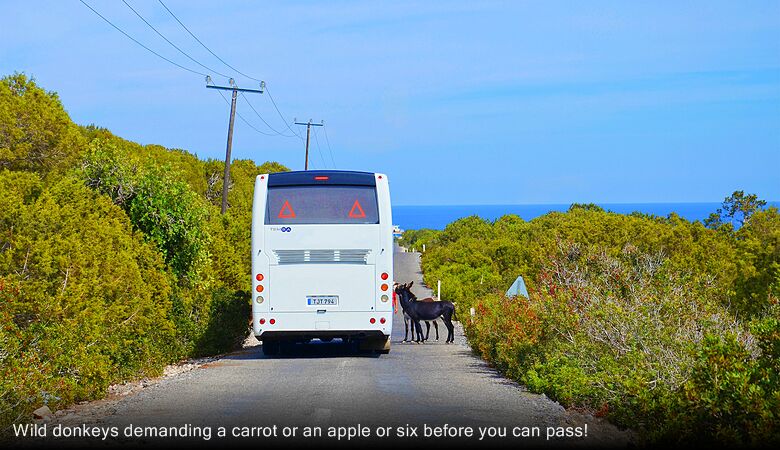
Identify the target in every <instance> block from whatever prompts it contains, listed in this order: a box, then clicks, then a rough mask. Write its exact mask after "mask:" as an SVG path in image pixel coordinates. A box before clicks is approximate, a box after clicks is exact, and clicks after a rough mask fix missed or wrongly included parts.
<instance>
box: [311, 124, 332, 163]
mask: <svg viewBox="0 0 780 450" xmlns="http://www.w3.org/2000/svg"><path fill="white" fill-rule="evenodd" d="M314 142H315V143H316V144H317V153H319V154H320V161H322V167H323V168H327V164H325V158H323V157H322V150H320V139H319V138H318V137H317V129H316V128H315V129H314ZM334 169H335V167H334Z"/></svg>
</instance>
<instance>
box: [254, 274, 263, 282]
mask: <svg viewBox="0 0 780 450" xmlns="http://www.w3.org/2000/svg"><path fill="white" fill-rule="evenodd" d="M264 278H265V277H264V276H263V274H262V273H258V274H257V275H255V280H257V281H263V279H264Z"/></svg>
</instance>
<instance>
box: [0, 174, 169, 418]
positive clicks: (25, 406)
mask: <svg viewBox="0 0 780 450" xmlns="http://www.w3.org/2000/svg"><path fill="white" fill-rule="evenodd" d="M40 186H41V185H40V179H39V178H38V177H37V176H35V175H23V176H22V175H20V174H18V173H13V172H9V171H7V170H6V171H3V172H1V173H0V223H2V225H3V226H2V229H1V230H0V232H1V234H0V236H2V237H0V239H1V240H2V245H3V247H2V249H3V251H2V252H0V274H2V275H0V286H1V287H2V289H0V297H2V301H0V323H2V340H3V351H2V353H1V354H0V356H2V358H1V359H0V362H1V363H2V364H0V372H1V373H0V411H3V416H2V417H0V421H2V423H3V424H7V423H8V422H9V421H16V420H18V419H20V418H22V417H26V414H28V413H29V412H30V411H31V410H32V409H34V408H35V407H37V406H40V404H41V403H48V404H50V405H52V406H53V407H57V406H58V405H63V404H68V403H70V402H73V401H78V400H83V399H91V398H96V397H98V396H100V395H103V393H104V392H105V389H106V387H107V386H108V384H110V383H112V382H117V381H120V380H123V379H126V378H128V377H135V376H139V375H145V374H146V375H154V374H156V373H158V371H159V370H160V369H161V367H162V365H163V364H164V363H165V362H167V361H170V360H171V359H173V358H175V357H177V356H178V355H177V354H175V352H172V351H171V348H170V341H171V340H172V337H173V335H174V329H173V324H172V323H171V322H170V320H169V319H168V317H167V316H168V314H169V311H170V303H169V296H170V280H169V277H168V276H167V275H166V274H165V271H164V263H163V261H162V258H161V257H160V255H159V254H158V253H157V252H156V251H155V249H154V248H153V247H152V246H150V245H148V244H146V243H144V240H143V238H142V236H140V235H139V234H136V233H133V232H132V229H131V226H130V222H129V221H128V219H127V217H126V216H125V214H124V213H123V212H122V210H121V209H119V208H118V207H117V206H115V205H114V204H112V202H111V201H110V200H109V199H108V198H106V197H102V196H100V195H98V194H96V193H94V192H92V191H90V190H89V189H87V188H86V187H84V186H82V185H81V184H80V183H79V182H78V181H76V180H72V179H68V178H64V179H62V180H61V181H59V182H57V183H56V184H55V185H53V186H52V187H51V188H41V187H40Z"/></svg>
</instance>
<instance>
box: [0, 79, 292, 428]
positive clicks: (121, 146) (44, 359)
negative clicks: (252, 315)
mask: <svg viewBox="0 0 780 450" xmlns="http://www.w3.org/2000/svg"><path fill="white" fill-rule="evenodd" d="M223 170H224V163H221V162H219V161H214V160H208V161H202V160H199V159H198V158H197V157H195V156H194V155H192V154H190V153H187V152H185V151H183V150H169V149H165V148H163V147H160V146H156V145H148V146H141V145H139V144H136V143H133V142H129V141H126V140H123V139H121V138H118V137H116V136H114V135H112V134H111V133H110V132H109V131H107V130H105V129H100V128H97V127H94V126H89V127H80V126H78V125H75V124H73V123H72V122H71V120H70V118H69V117H68V115H67V113H66V112H65V110H64V109H63V107H62V105H61V104H60V102H59V100H58V98H57V96H56V95H55V94H53V93H50V92H45V91H44V90H42V89H41V88H40V87H38V86H37V85H36V84H35V82H34V81H32V80H30V79H28V78H27V77H25V76H24V75H21V74H16V75H13V76H10V77H6V78H4V79H3V80H2V81H1V82H0V426H2V428H3V430H7V425H8V424H9V423H12V422H17V421H26V420H29V419H30V412H31V411H32V410H33V409H35V408H37V407H39V406H41V405H43V404H48V405H49V406H50V407H51V408H52V409H56V408H58V407H59V406H62V405H67V404H69V403H72V402H74V401H80V400H85V399H93V398H97V397H100V396H102V395H105V392H106V388H107V386H108V385H109V384H111V383H116V382H121V381H125V380H128V379H133V378H139V377H143V376H153V375H156V374H159V373H160V372H161V370H162V369H163V368H164V366H165V364H168V363H171V362H174V361H177V360H180V359H182V358H185V357H188V356H196V355H203V354H213V353H218V352H222V351H226V350H229V349H231V348H234V347H235V346H236V345H237V344H238V343H239V342H241V341H242V340H243V338H244V337H245V336H246V332H247V329H248V328H247V324H248V320H249V301H250V295H249V289H250V281H249V273H248V272H249V267H250V265H249V258H250V251H249V245H250V242H249V237H250V222H251V202H252V191H253V187H254V177H255V175H257V174H259V173H263V172H276V171H281V170H286V169H285V168H284V167H283V166H281V165H279V164H277V163H266V164H263V165H262V166H257V165H256V164H255V163H253V162H252V161H246V160H238V161H234V162H233V163H232V164H231V186H230V191H229V204H230V209H229V211H228V214H225V215H221V214H220V213H219V211H220V210H219V204H220V202H221V190H222V172H223ZM0 435H2V433H0Z"/></svg>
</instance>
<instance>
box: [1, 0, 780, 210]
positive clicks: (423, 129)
mask: <svg viewBox="0 0 780 450" xmlns="http://www.w3.org/2000/svg"><path fill="white" fill-rule="evenodd" d="M87 1H88V2H89V3H90V4H91V5H92V6H93V7H94V8H96V9H97V10H98V11H100V12H101V13H102V14H104V15H105V16H106V17H108V18H109V19H111V20H112V21H113V22H114V23H116V24H117V25H119V26H120V27H122V28H123V29H125V31H127V32H128V33H129V34H131V35H132V36H134V37H135V38H136V39H138V40H139V41H141V42H143V43H145V44H146V45H148V46H149V47H151V48H153V49H154V50H156V51H158V52H159V53H161V54H163V55H165V56H167V57H169V58H171V59H173V60H175V61H177V62H178V63H180V64H182V65H185V66H188V67H192V68H194V69H197V70H198V71H204V70H203V69H202V68H200V67H198V66H196V65H195V64H194V63H192V62H191V61H189V60H187V59H186V58H185V57H184V56H182V55H181V54H179V53H178V52H176V50H175V49H173V48H172V47H170V46H169V45H168V44H167V43H165V41H163V40H162V39H161V38H159V36H157V35H155V34H154V32H153V31H151V30H150V29H148V28H147V27H146V25H145V24H144V23H143V22H141V21H140V20H139V19H138V18H137V17H136V16H135V15H133V13H132V11H130V10H129V9H128V8H127V7H126V6H125V5H124V4H123V3H122V2H121V1H119V0H117V1H113V0H112V1H108V0H87ZM164 1H165V2H166V4H167V5H168V6H169V7H170V8H171V10H173V11H174V13H176V14H177V15H178V16H179V18H180V19H181V20H182V21H183V22H184V23H185V24H186V25H187V26H188V27H189V28H190V29H191V30H192V31H193V32H194V33H195V34H196V35H197V36H198V37H199V38H200V39H201V40H202V41H203V42H204V43H206V45H208V46H209V47H210V48H211V49H212V50H214V51H215V52H216V53H217V54H218V55H219V56H221V57H222V58H223V59H224V60H226V61H227V62H228V63H230V64H231V65H233V66H235V67H236V68H238V69H239V70H241V71H242V72H244V73H246V74H249V75H251V76H254V77H257V78H260V79H263V80H265V81H266V82H267V83H268V87H269V89H270V91H271V93H272V94H273V96H274V99H275V100H276V101H277V103H278V105H279V107H280V109H281V110H282V113H283V114H284V116H285V119H287V120H290V121H291V120H292V119H293V117H297V118H298V119H299V120H301V119H303V120H306V119H309V118H312V119H314V120H315V121H319V120H321V119H324V120H325V123H326V127H327V133H328V138H329V139H328V140H329V142H330V144H331V148H332V151H333V160H334V161H335V166H336V167H337V168H339V169H355V170H369V171H382V172H386V173H387V174H388V175H389V177H390V180H391V183H392V189H393V198H394V202H395V203H396V204H505V203H512V204H514V203H518V204H521V203H570V202H599V203H620V202H628V203H632V202H700V201H720V200H722V199H723V197H725V196H726V195H728V194H729V193H731V192H732V191H734V190H735V189H744V190H746V191H749V192H754V193H757V194H758V195H759V196H760V197H762V198H766V199H770V200H780V176H778V168H779V167H780V2H778V1H771V2H747V1H746V2H720V1H702V2H623V1H615V2H598V1H588V2H569V1H567V2H554V1H544V2H541V1H540V2H519V1H507V2H498V1H480V2H473V1H463V2H460V1H397V2H381V3H380V2H357V1H355V2H353V1H327V2H323V1H319V2H314V1H306V2H293V1H287V2H282V1H278V2H275V1H224V2H214V1H209V2H205V1H183V0H167V1H166V0H164ZM128 2H129V3H130V4H131V5H133V7H134V8H136V9H137V10H138V11H139V12H140V13H141V14H143V15H144V16H145V17H146V18H147V19H148V20H149V21H150V22H151V23H152V24H154V25H155V26H157V27H158V29H159V30H160V31H161V32H162V33H163V34H165V35H166V37H168V38H169V39H170V40H171V41H173V42H174V43H176V44H177V45H179V46H180V47H181V48H182V49H184V50H185V51H186V52H188V53H189V54H191V55H192V56H193V57H194V58H195V59H197V60H199V61H200V62H202V63H203V64H205V65H206V66H209V67H211V68H213V69H216V70H217V71H221V72H224V73H226V74H229V72H232V71H231V70H230V69H229V68H226V67H225V66H223V65H221V63H220V62H219V61H218V60H216V59H215V58H213V57H212V56H211V55H209V54H208V52H206V51H205V50H204V49H203V48H202V47H200V46H199V45H198V44H197V42H195V41H194V40H193V39H192V38H191V37H190V36H189V35H188V34H187V33H186V32H185V31H184V30H183V29H181V28H180V27H179V25H178V24H177V23H176V22H175V21H174V20H173V18H172V17H171V16H169V15H168V13H167V12H166V11H165V9H163V7H162V6H161V5H160V3H158V2H157V1H156V0H128ZM0 6H2V10H3V11H4V14H3V15H2V17H1V18H0V42H2V45H0V73H2V74H9V73H12V72H14V71H23V72H26V73H28V74H30V75H33V76H34V77H35V78H36V79H37V80H38V82H39V83H40V84H41V85H43V86H44V87H46V88H47V89H50V90H54V91H57V92H58V93H59V95H60V97H61V98H62V101H63V103H64V104H65V107H66V109H67V110H68V112H69V113H70V114H71V117H72V118H73V119H74V120H75V121H76V122H78V123H82V124H89V123H95V124H98V125H101V126H104V127H107V128H109V129H111V130H112V131H113V132H114V133H116V134H118V135H120V136H123V137H125V138H128V139H132V140H135V141H138V142H141V143H145V144H146V143H156V144H162V145H165V146H167V147H176V148H184V149H187V150H189V151H191V152H194V153H196V154H197V155H199V156H200V157H203V158H207V157H212V158H224V147H225V135H226V129H227V115H228V109H227V105H226V104H225V103H224V101H223V100H222V99H221V98H220V97H219V95H218V94H217V93H216V92H215V91H213V90H210V89H205V88H204V80H203V78H202V77H201V76H199V75H194V74H191V73H188V72H186V71H183V70H181V69H178V68H176V67H174V66H171V65H169V64H168V63H166V62H164V61H162V60H160V59H158V58H157V57H156V56H154V55H152V54H150V53H148V52H147V51H145V50H143V49H141V48H140V47H138V46H136V44H134V43H133V42H131V41H130V40H128V39H127V38H126V37H124V36H122V35H121V34H120V33H119V32H117V31H116V30H114V29H113V28H111V27H110V26H109V25H107V24H106V23H105V22H103V21H102V20H101V19H100V18H98V17H97V16H95V15H94V14H93V13H92V12H91V11H89V10H88V9H87V8H86V7H84V6H83V5H82V4H81V3H79V2H78V1H77V0H64V1H48V2H47V1H27V2H22V1H0ZM213 78H214V79H215V80H216V81H217V82H220V83H223V84H224V83H225V82H226V80H225V79H224V78H222V77H220V76H217V75H214V76H213ZM236 81H237V82H238V84H239V85H240V86H243V87H255V86H256V82H254V81H252V80H249V79H246V78H243V77H241V76H238V75H236ZM251 101H252V104H253V105H254V106H255V108H256V109H257V111H258V112H259V113H260V114H261V115H262V116H263V117H264V118H265V120H266V121H268V122H269V123H270V124H271V125H272V126H274V128H276V129H278V130H283V131H287V128H286V126H285V125H284V123H283V122H282V120H281V119H280V118H279V116H278V115H276V112H275V111H274V110H273V108H272V106H271V103H270V101H269V100H268V98H267V95H262V96H260V95H254V96H252V97H251ZM238 111H239V112H240V113H241V114H242V115H243V116H244V117H245V118H246V119H247V120H248V121H250V122H251V123H252V125H253V126H255V127H256V128H258V129H260V130H266V131H267V129H266V128H265V126H264V125H263V124H262V123H261V122H260V119H259V118H258V117H257V116H256V115H255V114H254V112H253V111H252V110H251V109H250V108H249V106H248V105H247V104H246V103H245V102H244V101H243V100H241V99H240V101H239V105H238ZM318 131H319V133H318V135H317V137H318V140H319V143H320V146H319V147H320V150H321V151H322V152H323V154H322V158H321V157H320V154H319V152H318V150H317V145H316V143H315V144H314V145H313V149H312V155H313V158H312V165H313V166H314V167H315V168H323V167H326V168H331V167H333V164H332V162H331V159H330V155H329V154H328V149H327V148H328V147H327V144H326V141H325V136H324V134H323V133H324V131H323V130H318ZM233 155H234V157H237V158H252V159H254V160H256V161H258V162H262V161H266V160H275V161H279V162H281V163H283V164H286V165H288V166H289V167H291V168H293V169H302V167H303V145H302V143H301V141H300V140H298V139H295V138H285V137H279V136H276V137H269V136H265V135H261V134H259V133H257V132H255V131H254V130H252V129H251V128H250V127H249V126H247V125H246V124H244V123H243V122H242V121H241V120H237V122H236V130H235V136H234V148H233Z"/></svg>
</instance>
